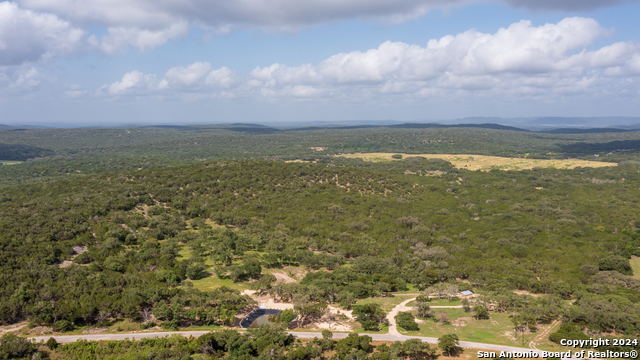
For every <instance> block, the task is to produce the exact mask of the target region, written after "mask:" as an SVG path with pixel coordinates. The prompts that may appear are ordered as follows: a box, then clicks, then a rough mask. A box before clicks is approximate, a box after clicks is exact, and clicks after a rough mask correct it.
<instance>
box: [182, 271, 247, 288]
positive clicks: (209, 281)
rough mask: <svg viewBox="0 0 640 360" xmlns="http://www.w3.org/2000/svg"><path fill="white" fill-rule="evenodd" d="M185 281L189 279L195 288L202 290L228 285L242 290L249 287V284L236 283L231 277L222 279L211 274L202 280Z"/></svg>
mask: <svg viewBox="0 0 640 360" xmlns="http://www.w3.org/2000/svg"><path fill="white" fill-rule="evenodd" d="M185 281H189V282H191V283H193V287H194V288H196V289H198V290H202V291H211V290H215V289H217V288H219V287H221V286H226V287H229V288H231V289H236V290H240V291H242V290H246V289H248V286H247V285H246V284H244V283H234V282H233V281H231V280H229V279H220V278H218V277H217V276H215V275H211V276H209V277H206V278H204V279H200V280H185Z"/></svg>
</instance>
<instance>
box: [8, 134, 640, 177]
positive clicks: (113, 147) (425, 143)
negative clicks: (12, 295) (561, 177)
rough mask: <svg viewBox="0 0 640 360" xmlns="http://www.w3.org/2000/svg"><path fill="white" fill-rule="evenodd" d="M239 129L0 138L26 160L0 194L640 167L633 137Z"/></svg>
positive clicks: (19, 158)
mask: <svg viewBox="0 0 640 360" xmlns="http://www.w3.org/2000/svg"><path fill="white" fill-rule="evenodd" d="M240 125H242V124H238V125H237V126H228V127H217V128H216V127H206V126H174V127H132V128H118V129H100V128H82V129H26V130H9V131H0V161H2V160H4V161H9V160H17V161H25V160H26V162H24V163H22V164H20V165H21V166H0V186H6V185H15V184H24V183H28V182H34V181H39V182H42V181H50V180H54V179H60V178H67V177H71V176H81V175H84V174H95V173H102V172H115V171H125V170H135V169H140V168H150V167H156V168H157V167H165V166H176V165H181V164H192V163H198V162H201V161H212V160H224V159H282V160H295V159H302V160H317V159H325V160H326V159H328V156H331V155H335V154H338V153H355V152H399V153H409V154H426V153H429V154H438V153H440V154H477V155H494V156H508V157H530V158H540V159H551V158H576V157H577V158H584V159H589V160H603V161H611V162H620V161H637V160H639V159H640V157H639V156H638V154H640V153H639V150H640V147H639V143H638V142H639V141H640V136H639V135H640V132H637V131H636V132H622V133H586V134H548V133H540V132H527V131H517V129H515V128H508V127H501V126H485V127H462V126H456V127H449V128H446V127H424V126H420V127H415V126H414V127H407V126H404V127H398V126H391V127H345V128H337V129H323V128H306V129H305V128H297V129H271V128H266V127H252V126H240ZM418 125H420V124H418ZM423 125H425V126H426V125H428V124H423ZM470 126H471V125H470ZM594 155H599V156H598V157H594Z"/></svg>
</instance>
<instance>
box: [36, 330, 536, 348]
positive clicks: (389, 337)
mask: <svg viewBox="0 0 640 360" xmlns="http://www.w3.org/2000/svg"><path fill="white" fill-rule="evenodd" d="M208 332H209V331H170V332H169V331H168V332H140V333H129V334H91V335H54V336H53V338H54V339H56V341H57V342H59V343H68V342H74V341H78V340H89V341H104V340H124V339H129V340H133V339H136V340H139V339H143V338H154V337H166V336H171V335H174V334H177V335H182V336H185V337H189V336H193V337H198V336H201V335H204V334H206V333H208ZM290 334H292V335H293V336H295V337H297V338H302V339H310V338H314V337H318V338H321V337H322V333H316V332H295V331H293V332H290ZM347 335H349V334H348V333H333V338H334V339H344V338H345V337H347ZM360 335H369V336H371V338H372V339H373V340H383V341H407V340H409V339H421V340H422V341H424V342H427V343H430V344H437V343H438V339H437V338H432V337H424V336H406V335H393V334H360ZM50 337H51V336H36V337H34V338H33V339H35V340H36V341H40V340H43V341H47V340H48V339H49V338H50ZM460 346H462V347H466V348H474V349H483V350H488V351H529V350H531V351H538V350H532V349H526V348H518V347H512V346H504V345H493V344H483V343H475V342H469V341H460Z"/></svg>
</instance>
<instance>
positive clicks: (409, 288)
mask: <svg viewBox="0 0 640 360" xmlns="http://www.w3.org/2000/svg"><path fill="white" fill-rule="evenodd" d="M343 266H344V265H343ZM420 292H421V291H420V290H418V288H416V286H415V285H413V284H407V290H405V291H397V292H394V293H393V294H417V293H420Z"/></svg>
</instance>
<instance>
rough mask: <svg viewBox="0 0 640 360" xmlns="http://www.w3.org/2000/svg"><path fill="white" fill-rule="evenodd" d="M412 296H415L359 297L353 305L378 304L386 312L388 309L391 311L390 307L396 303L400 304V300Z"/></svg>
mask: <svg viewBox="0 0 640 360" xmlns="http://www.w3.org/2000/svg"><path fill="white" fill-rule="evenodd" d="M413 297H415V295H395V296H389V297H374V298H366V299H359V300H358V301H356V303H355V305H364V304H380V307H381V308H382V310H384V312H386V313H388V312H389V311H391V309H393V308H394V307H396V305H398V304H400V303H401V302H403V301H405V300H407V299H411V298H413Z"/></svg>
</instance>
